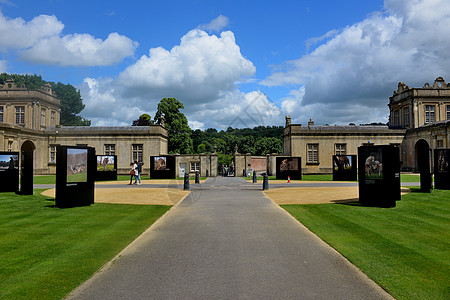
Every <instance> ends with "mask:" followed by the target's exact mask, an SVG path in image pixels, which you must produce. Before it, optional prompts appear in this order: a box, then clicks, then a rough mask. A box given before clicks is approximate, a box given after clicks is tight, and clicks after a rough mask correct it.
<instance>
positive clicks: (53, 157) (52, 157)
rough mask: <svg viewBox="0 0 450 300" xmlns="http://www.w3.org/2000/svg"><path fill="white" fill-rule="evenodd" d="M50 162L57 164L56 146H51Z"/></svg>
mask: <svg viewBox="0 0 450 300" xmlns="http://www.w3.org/2000/svg"><path fill="white" fill-rule="evenodd" d="M50 162H51V163H55V162H56V146H55V145H50Z"/></svg>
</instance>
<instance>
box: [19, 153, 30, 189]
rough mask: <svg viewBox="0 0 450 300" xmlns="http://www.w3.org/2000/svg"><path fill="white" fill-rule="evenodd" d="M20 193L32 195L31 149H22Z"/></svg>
mask: <svg viewBox="0 0 450 300" xmlns="http://www.w3.org/2000/svg"><path fill="white" fill-rule="evenodd" d="M20 194H22V195H33V151H22V165H21V174H20Z"/></svg>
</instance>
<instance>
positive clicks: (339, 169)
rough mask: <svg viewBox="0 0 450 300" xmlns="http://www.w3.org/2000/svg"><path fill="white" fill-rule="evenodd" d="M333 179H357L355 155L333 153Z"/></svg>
mask: <svg viewBox="0 0 450 300" xmlns="http://www.w3.org/2000/svg"><path fill="white" fill-rule="evenodd" d="M332 161H333V180H334V181H356V180H357V179H358V172H357V168H356V166H357V160H356V155H333V157H332Z"/></svg>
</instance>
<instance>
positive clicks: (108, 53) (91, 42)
mask: <svg viewBox="0 0 450 300" xmlns="http://www.w3.org/2000/svg"><path fill="white" fill-rule="evenodd" d="M137 46H138V44H137V42H134V41H132V40H131V39H129V38H128V37H126V36H123V35H120V34H118V33H116V32H113V33H110V34H109V35H108V38H107V39H105V40H102V39H98V38H95V37H93V36H91V35H90V34H73V35H72V34H70V35H64V36H62V37H61V36H54V37H51V38H46V39H41V40H39V42H37V43H36V44H35V45H33V47H31V48H29V49H27V50H24V51H23V52H22V58H23V59H25V60H28V61H32V62H35V63H39V64H48V65H61V66H107V65H112V64H115V63H118V62H120V61H122V60H123V59H124V58H125V57H128V56H132V55H133V54H134V51H135V49H136V47H137Z"/></svg>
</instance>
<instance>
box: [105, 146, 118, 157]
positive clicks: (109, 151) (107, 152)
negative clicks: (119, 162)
mask: <svg viewBox="0 0 450 300" xmlns="http://www.w3.org/2000/svg"><path fill="white" fill-rule="evenodd" d="M115 154H116V145H113V144H105V155H115Z"/></svg>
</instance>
